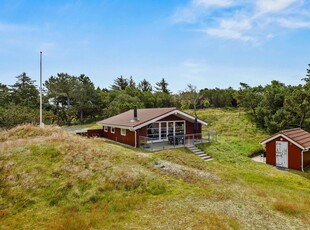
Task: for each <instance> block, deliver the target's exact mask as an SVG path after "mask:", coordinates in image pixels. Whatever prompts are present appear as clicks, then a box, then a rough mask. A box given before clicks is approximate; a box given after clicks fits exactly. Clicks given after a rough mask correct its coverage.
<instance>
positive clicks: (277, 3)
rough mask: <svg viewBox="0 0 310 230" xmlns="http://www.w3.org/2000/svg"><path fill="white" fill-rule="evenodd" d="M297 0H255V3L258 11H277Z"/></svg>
mask: <svg viewBox="0 0 310 230" xmlns="http://www.w3.org/2000/svg"><path fill="white" fill-rule="evenodd" d="M296 2H299V0H257V2H256V5H257V8H258V11H259V13H272V12H279V11H282V10H285V9H287V8H288V7H289V6H291V5H292V4H293V3H296Z"/></svg>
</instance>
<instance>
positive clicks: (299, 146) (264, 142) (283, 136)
mask: <svg viewBox="0 0 310 230" xmlns="http://www.w3.org/2000/svg"><path fill="white" fill-rule="evenodd" d="M278 137H282V138H284V139H286V140H287V141H290V142H292V143H293V144H294V145H296V146H297V147H298V148H300V149H306V148H304V147H302V146H301V145H300V144H298V143H297V142H295V141H293V140H292V139H291V138H289V137H287V136H285V135H283V134H281V133H279V134H278V135H276V136H273V137H271V138H269V139H267V140H265V141H263V142H261V143H260V144H261V145H265V144H266V143H268V142H270V141H272V140H274V139H277V138H278Z"/></svg>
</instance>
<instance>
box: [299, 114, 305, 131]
mask: <svg viewBox="0 0 310 230" xmlns="http://www.w3.org/2000/svg"><path fill="white" fill-rule="evenodd" d="M305 117H306V114H305V113H304V114H303V115H302V117H301V120H300V124H299V127H300V128H301V129H302V126H303V124H304V121H305Z"/></svg>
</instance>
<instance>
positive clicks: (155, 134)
mask: <svg viewBox="0 0 310 230" xmlns="http://www.w3.org/2000/svg"><path fill="white" fill-rule="evenodd" d="M147 137H148V138H150V139H152V140H159V123H158V122H156V123H153V124H149V125H148V126H147Z"/></svg>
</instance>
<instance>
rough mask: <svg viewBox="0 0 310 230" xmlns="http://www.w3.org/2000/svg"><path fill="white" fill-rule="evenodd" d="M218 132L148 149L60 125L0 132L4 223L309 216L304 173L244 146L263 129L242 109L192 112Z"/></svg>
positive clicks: (72, 224) (285, 222)
mask: <svg viewBox="0 0 310 230" xmlns="http://www.w3.org/2000/svg"><path fill="white" fill-rule="evenodd" d="M199 116H200V117H201V118H203V119H205V120H206V121H208V122H209V123H210V125H209V126H208V127H207V129H212V130H216V131H218V133H219V138H218V142H217V143H212V144H202V145H200V146H199V147H200V148H202V149H204V150H205V151H206V152H207V153H208V154H210V155H212V156H213V157H214V160H213V161H210V162H203V161H202V160H201V159H200V158H198V157H196V156H195V155H193V154H192V153H190V152H189V151H187V150H186V149H176V150H166V151H161V152H155V153H146V152H143V151H142V150H139V149H138V150H134V149H128V148H125V147H122V146H119V145H116V144H113V143H109V142H105V141H104V140H101V139H87V138H83V137H79V136H75V135H73V134H69V133H67V132H65V131H63V130H62V129H60V128H57V127H46V128H44V129H39V128H37V127H33V126H27V125H26V126H20V127H17V128H15V129H12V130H9V131H4V132H1V133H0V228H2V229H16V228H24V229H131V228H135V229H140V228H141V229H145V228H150V229H163V228H166V229H184V228H192V229H248V228H254V229H255V228H257V229H258V228H269V229H272V228H278V229H287V228H303V229H306V228H308V226H309V225H310V219H309V216H310V181H309V179H310V172H306V173H301V172H297V171H293V170H290V171H280V170H277V169H275V168H274V167H272V166H269V165H264V164H260V163H255V162H253V161H252V160H251V159H249V158H248V155H250V154H252V153H253V152H255V151H258V150H259V149H261V148H262V147H261V146H260V145H259V144H258V142H259V141H260V140H261V139H262V138H264V137H266V134H265V133H264V132H262V131H260V130H257V129H256V128H255V126H254V125H253V124H252V123H251V122H250V121H249V119H248V118H247V117H246V115H245V114H244V113H243V112H239V111H238V110H220V109H210V110H204V111H200V112H199Z"/></svg>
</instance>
